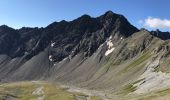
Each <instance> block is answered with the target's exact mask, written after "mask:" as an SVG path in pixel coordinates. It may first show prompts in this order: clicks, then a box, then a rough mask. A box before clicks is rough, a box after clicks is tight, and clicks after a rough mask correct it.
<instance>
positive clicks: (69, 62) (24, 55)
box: [0, 11, 170, 100]
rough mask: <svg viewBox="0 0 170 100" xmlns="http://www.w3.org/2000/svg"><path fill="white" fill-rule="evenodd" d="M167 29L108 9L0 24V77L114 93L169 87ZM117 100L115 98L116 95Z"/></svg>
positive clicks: (139, 92) (16, 80) (148, 91)
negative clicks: (40, 24)
mask: <svg viewBox="0 0 170 100" xmlns="http://www.w3.org/2000/svg"><path fill="white" fill-rule="evenodd" d="M169 39H170V33H169V32H161V31H159V30H156V31H148V30H147V29H144V28H143V29H137V28H136V27H135V26H133V25H131V24H130V23H129V22H128V20H127V19H126V18H125V17H124V16H123V15H119V14H116V13H113V12H112V11H108V12H106V13H105V14H103V15H101V16H99V17H96V18H94V17H91V16H89V15H83V16H81V17H79V18H77V19H75V20H73V21H65V20H63V21H60V22H54V23H51V24H50V25H48V26H47V27H44V28H37V27H36V28H29V27H23V28H21V29H13V28H10V27H8V26H6V25H2V26H0V81H1V83H8V82H19V81H37V80H38V81H50V82H59V83H62V84H69V85H74V86H77V87H81V88H85V89H89V90H91V89H93V90H98V91H104V90H105V91H109V93H111V94H112V95H113V98H114V96H115V95H116V96H118V98H119V96H120V97H124V96H126V95H130V96H131V95H133V94H145V93H151V92H154V93H155V91H156V92H158V90H159V91H160V90H162V89H167V88H168V87H169V86H170V74H169V72H170V40H169ZM118 100H119V99H118Z"/></svg>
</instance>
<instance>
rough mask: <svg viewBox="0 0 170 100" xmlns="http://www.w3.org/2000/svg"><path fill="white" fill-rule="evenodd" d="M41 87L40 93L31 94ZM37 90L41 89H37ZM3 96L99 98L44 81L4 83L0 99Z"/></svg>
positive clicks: (27, 99)
mask: <svg viewBox="0 0 170 100" xmlns="http://www.w3.org/2000/svg"><path fill="white" fill-rule="evenodd" d="M40 87H43V89H42V91H43V93H42V94H36V95H35V94H33V93H34V91H36V90H37V89H38V88H40ZM38 91H39V92H40V91H41V90H38ZM4 97H9V98H15V99H18V100H37V98H38V97H43V98H44V99H43V100H76V98H77V97H85V98H86V97H89V98H90V100H100V98H99V97H97V96H87V95H85V94H82V93H73V92H68V91H66V88H61V87H59V85H57V84H53V83H45V82H18V83H6V84H1V85H0V100H3V98H4Z"/></svg>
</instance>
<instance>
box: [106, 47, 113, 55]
mask: <svg viewBox="0 0 170 100" xmlns="http://www.w3.org/2000/svg"><path fill="white" fill-rule="evenodd" d="M113 50H115V48H111V49H109V50H107V51H106V52H105V56H108V55H109V54H110V53H112V52H113Z"/></svg>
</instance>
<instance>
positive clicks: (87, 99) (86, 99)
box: [62, 85, 112, 100]
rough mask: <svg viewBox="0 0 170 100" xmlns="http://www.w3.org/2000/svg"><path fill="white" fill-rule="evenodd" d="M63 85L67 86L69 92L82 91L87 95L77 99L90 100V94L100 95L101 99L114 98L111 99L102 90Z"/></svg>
mask: <svg viewBox="0 0 170 100" xmlns="http://www.w3.org/2000/svg"><path fill="white" fill-rule="evenodd" d="M62 87H64V88H67V91H68V92H73V93H82V94H85V95H87V96H86V97H85V99H77V100H90V96H97V97H99V98H100V99H101V100H112V99H109V98H108V97H107V96H106V94H105V93H103V92H101V91H95V90H87V89H83V88H78V87H74V86H64V85H62Z"/></svg>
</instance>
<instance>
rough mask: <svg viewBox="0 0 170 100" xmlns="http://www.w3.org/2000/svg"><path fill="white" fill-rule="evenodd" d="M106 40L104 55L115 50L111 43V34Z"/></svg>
mask: <svg viewBox="0 0 170 100" xmlns="http://www.w3.org/2000/svg"><path fill="white" fill-rule="evenodd" d="M106 42H107V43H106V44H107V46H108V49H107V51H106V52H105V56H108V55H109V54H110V53H112V52H113V51H114V50H115V48H114V47H113V43H112V36H110V37H109V39H108V40H107V41H106Z"/></svg>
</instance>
